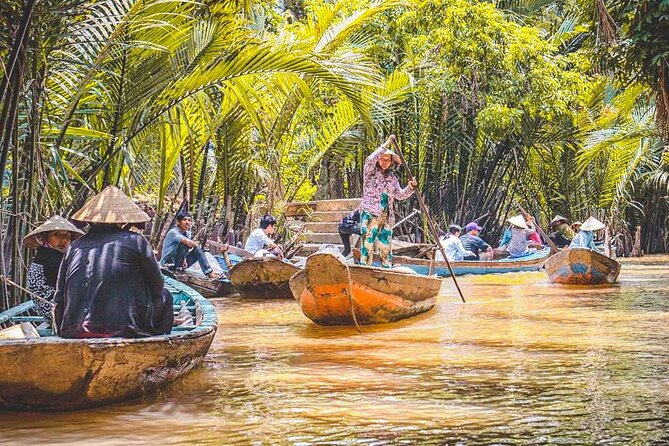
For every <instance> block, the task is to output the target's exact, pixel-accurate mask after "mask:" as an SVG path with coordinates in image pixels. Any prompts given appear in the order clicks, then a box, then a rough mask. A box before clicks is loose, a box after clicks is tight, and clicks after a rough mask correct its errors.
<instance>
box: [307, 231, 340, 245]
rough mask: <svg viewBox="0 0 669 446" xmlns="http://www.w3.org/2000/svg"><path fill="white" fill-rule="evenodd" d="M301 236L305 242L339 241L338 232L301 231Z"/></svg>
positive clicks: (336, 242) (337, 242) (335, 242)
mask: <svg viewBox="0 0 669 446" xmlns="http://www.w3.org/2000/svg"><path fill="white" fill-rule="evenodd" d="M302 237H303V238H304V242H305V243H334V244H339V243H341V237H339V232H334V233H332V232H303V233H302Z"/></svg>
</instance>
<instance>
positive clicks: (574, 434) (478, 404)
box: [0, 256, 669, 446]
mask: <svg viewBox="0 0 669 446" xmlns="http://www.w3.org/2000/svg"><path fill="white" fill-rule="evenodd" d="M668 266H669V257H667V256H664V257H652V256H651V257H645V258H643V259H641V260H635V261H633V262H629V261H627V262H625V263H624V265H623V270H622V273H621V277H620V283H619V284H617V285H613V286H603V287H597V288H584V287H568V286H560V285H552V284H549V283H548V280H547V278H546V275H545V274H544V273H543V272H536V273H521V274H506V275H496V276H480V277H475V276H467V277H462V278H460V283H461V286H462V288H463V290H464V291H465V295H466V298H467V303H466V304H463V303H461V302H460V301H459V298H457V297H456V294H455V291H454V290H455V288H454V287H453V285H452V282H451V281H450V279H448V280H445V281H444V285H443V287H442V290H441V293H442V296H441V297H440V298H439V301H438V303H437V305H436V307H435V309H434V310H432V311H430V312H429V313H427V314H424V315H421V316H419V317H416V318H413V319H410V320H407V321H402V322H399V323H395V324H388V325H385V326H374V327H363V331H364V332H365V333H364V334H363V335H360V334H358V333H357V332H356V331H355V329H351V328H334V327H330V328H328V327H318V326H316V325H314V324H313V323H312V322H311V321H309V320H308V319H306V318H305V317H304V316H303V315H302V313H301V312H300V309H299V307H298V306H297V304H296V303H295V302H293V301H274V302H271V301H241V300H238V299H219V300H217V301H216V303H215V304H216V306H217V309H218V314H219V328H218V334H217V336H216V339H215V341H214V344H213V345H212V348H211V350H210V352H209V354H208V355H207V357H206V359H205V361H204V363H203V365H202V366H201V367H199V368H198V369H196V370H194V371H193V372H192V373H190V374H189V375H187V376H186V377H184V378H183V379H181V380H179V381H177V382H175V383H174V384H173V385H171V386H169V387H168V388H166V389H164V390H163V391H161V392H160V393H158V394H157V395H153V396H149V397H145V398H143V399H141V400H136V401H132V402H127V403H122V404H116V405H112V406H108V407H103V408H99V409H94V410H87V411H79V412H70V413H47V414H44V413H41V414H40V413H4V414H3V413H0V443H3V444H41V445H45V444H81V445H96V446H98V445H107V444H114V445H116V444H123V445H132V444H161V445H165V444H168V445H169V444H212V445H217V444H569V445H572V444H664V443H668V444H669V330H668V328H669V275H667V270H668V269H667V267H668Z"/></svg>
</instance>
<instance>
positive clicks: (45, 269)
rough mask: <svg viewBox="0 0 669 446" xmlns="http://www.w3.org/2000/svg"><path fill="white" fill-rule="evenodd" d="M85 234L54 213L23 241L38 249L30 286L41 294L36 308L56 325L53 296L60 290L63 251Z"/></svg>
mask: <svg viewBox="0 0 669 446" xmlns="http://www.w3.org/2000/svg"><path fill="white" fill-rule="evenodd" d="M82 235H84V233H83V232H82V231H80V230H79V229H77V227H76V226H74V225H73V224H72V223H70V222H69V221H67V220H66V219H64V218H63V217H61V216H60V215H54V216H53V217H51V218H50V219H48V220H47V221H45V222H44V223H42V224H41V225H40V226H39V227H37V228H36V229H35V230H33V231H32V232H30V233H29V234H28V235H26V236H25V237H24V238H23V244H24V245H25V246H27V247H29V248H32V249H35V256H34V257H33V258H32V261H31V262H30V265H29V266H28V278H27V284H26V288H27V289H28V291H30V292H32V293H33V294H35V295H37V296H39V297H40V298H41V299H38V298H35V297H33V302H34V303H35V311H37V314H39V315H40V316H42V317H44V320H45V321H46V322H47V323H48V324H49V325H52V324H53V304H52V302H53V297H54V294H55V293H56V280H57V278H58V268H60V262H61V261H62V260H63V253H64V252H65V249H67V247H68V245H69V244H70V242H71V241H72V240H76V239H77V238H79V237H81V236H82Z"/></svg>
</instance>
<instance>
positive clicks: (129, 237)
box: [54, 186, 174, 338]
mask: <svg viewBox="0 0 669 446" xmlns="http://www.w3.org/2000/svg"><path fill="white" fill-rule="evenodd" d="M72 219H73V220H77V221H81V222H88V223H90V225H91V226H90V229H89V231H88V233H87V234H86V235H83V236H82V237H81V238H79V239H77V240H75V241H73V242H72V243H71V244H70V246H69V248H68V249H67V251H66V252H65V257H64V258H63V263H62V264H61V267H60V271H59V273H58V282H57V286H56V294H55V297H54V301H55V303H56V307H55V309H54V328H55V329H56V333H57V334H58V335H60V336H62V337H64V338H109V337H131V338H136V337H146V336H152V335H159V334H168V333H170V331H171V330H172V323H173V321H174V315H173V313H172V305H173V301H172V295H171V294H170V292H169V291H167V290H165V289H164V288H163V286H164V282H163V276H162V274H161V273H160V267H159V265H158V262H157V261H156V257H155V256H154V254H153V249H152V248H151V244H150V243H149V242H148V240H147V239H146V238H145V237H144V236H143V235H141V234H139V233H137V232H132V231H128V230H126V229H123V227H124V226H125V225H127V224H131V223H142V222H145V221H148V220H149V217H148V216H147V215H146V214H145V213H144V212H143V211H142V210H141V209H140V208H139V207H137V205H135V203H133V202H132V200H130V198H128V197H127V196H125V194H123V192H121V191H120V190H119V189H117V188H115V187H114V186H107V187H106V188H105V189H104V190H103V191H102V192H100V193H99V194H97V195H96V196H95V197H93V198H92V199H91V200H89V201H88V203H86V204H85V205H84V207H82V208H81V209H80V210H79V211H77V212H76V213H75V214H74V215H73V216H72Z"/></svg>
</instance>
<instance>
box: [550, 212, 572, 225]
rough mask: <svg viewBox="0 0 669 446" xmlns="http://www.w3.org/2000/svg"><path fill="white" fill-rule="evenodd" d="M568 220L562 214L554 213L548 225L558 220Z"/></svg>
mask: <svg viewBox="0 0 669 446" xmlns="http://www.w3.org/2000/svg"><path fill="white" fill-rule="evenodd" d="M563 220H564V221H569V220H567V219H566V218H565V217H563V216H562V215H556V216H555V217H554V218H553V219H552V220H551V222H550V225H551V226H553V225H554V224H555V223H557V222H560V221H563Z"/></svg>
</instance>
